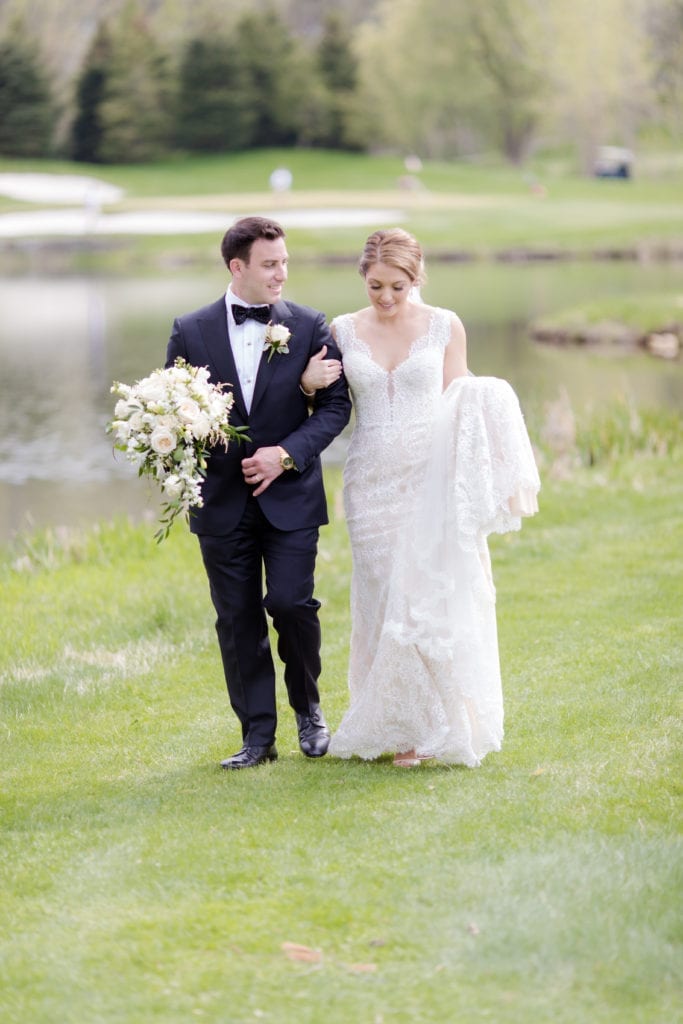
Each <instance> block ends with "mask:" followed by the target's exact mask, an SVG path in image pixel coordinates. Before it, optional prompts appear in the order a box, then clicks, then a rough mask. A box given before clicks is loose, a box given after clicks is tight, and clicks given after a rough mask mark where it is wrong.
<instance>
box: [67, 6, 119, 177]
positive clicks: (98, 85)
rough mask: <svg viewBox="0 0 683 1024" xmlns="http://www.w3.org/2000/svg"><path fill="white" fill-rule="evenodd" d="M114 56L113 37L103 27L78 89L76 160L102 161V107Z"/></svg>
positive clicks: (74, 133) (74, 145) (98, 33)
mask: <svg viewBox="0 0 683 1024" xmlns="http://www.w3.org/2000/svg"><path fill="white" fill-rule="evenodd" d="M111 54H112V46H111V37H110V35H109V32H108V30H107V28H106V26H105V25H101V26H100V27H99V29H98V31H97V34H96V36H95V38H94V40H93V43H92V46H91V47H90V51H89V52H88V55H87V57H86V59H85V64H84V67H83V70H82V71H81V74H80V76H79V78H78V82H77V85H76V119H75V121H74V124H73V128H72V133H71V138H72V143H71V149H72V155H73V158H74V160H81V161H83V162H85V163H98V162H99V161H100V160H101V159H102V157H101V148H102V138H103V130H102V116H101V106H102V101H103V99H104V95H105V87H106V83H107V73H108V69H109V61H110V60H111Z"/></svg>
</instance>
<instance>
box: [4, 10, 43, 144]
mask: <svg viewBox="0 0 683 1024" xmlns="http://www.w3.org/2000/svg"><path fill="white" fill-rule="evenodd" d="M53 118H54V110H53V103H52V97H51V90H50V84H49V81H48V78H47V76H46V75H45V73H44V72H43V69H42V67H41V62H40V57H39V54H38V52H37V51H36V49H35V48H34V47H33V46H32V44H31V43H30V42H29V39H28V37H27V35H26V33H25V32H24V30H23V27H22V26H21V25H20V24H16V25H14V26H13V28H12V29H11V30H10V32H9V33H8V35H7V36H6V37H5V39H4V40H2V41H0V153H1V154H2V155H3V156H19V157H36V156H38V157H39V156H45V155H46V154H47V152H48V150H49V148H50V142H51V139H52V131H53Z"/></svg>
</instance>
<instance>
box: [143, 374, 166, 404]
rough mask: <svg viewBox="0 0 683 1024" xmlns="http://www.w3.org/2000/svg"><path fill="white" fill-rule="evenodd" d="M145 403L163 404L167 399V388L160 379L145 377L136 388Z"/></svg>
mask: <svg viewBox="0 0 683 1024" xmlns="http://www.w3.org/2000/svg"><path fill="white" fill-rule="evenodd" d="M136 392H137V394H138V395H139V396H140V398H141V399H142V401H143V402H162V401H163V399H164V398H165V397H166V388H165V387H164V383H163V381H161V380H159V378H158V377H145V378H144V380H141V381H140V382H139V384H138V385H137V388H136Z"/></svg>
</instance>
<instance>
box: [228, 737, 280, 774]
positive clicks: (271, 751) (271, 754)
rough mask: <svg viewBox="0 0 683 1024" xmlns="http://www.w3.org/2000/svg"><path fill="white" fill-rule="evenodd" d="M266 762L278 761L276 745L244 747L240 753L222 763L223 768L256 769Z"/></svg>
mask: <svg viewBox="0 0 683 1024" xmlns="http://www.w3.org/2000/svg"><path fill="white" fill-rule="evenodd" d="M266 761H277V750H276V749H275V744H274V743H273V745H272V746H270V747H249V746H246V747H242V749H241V750H240V751H238V753H236V754H233V755H232V757H226V759H225V761H221V768H233V769H237V768H255V767H256V765H258V764H265V763H266Z"/></svg>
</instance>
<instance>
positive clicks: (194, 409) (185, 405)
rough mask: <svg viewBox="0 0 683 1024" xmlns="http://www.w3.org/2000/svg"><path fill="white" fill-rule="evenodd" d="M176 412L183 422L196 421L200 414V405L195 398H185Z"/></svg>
mask: <svg viewBox="0 0 683 1024" xmlns="http://www.w3.org/2000/svg"><path fill="white" fill-rule="evenodd" d="M176 412H177V413H178V418H179V419H181V420H182V421H183V423H194V421H195V420H196V419H197V417H198V416H199V415H200V409H199V406H198V405H197V403H196V402H195V400H194V399H193V398H184V399H183V400H182V402H181V403H180V405H179V406H178V408H177V410H176Z"/></svg>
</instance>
